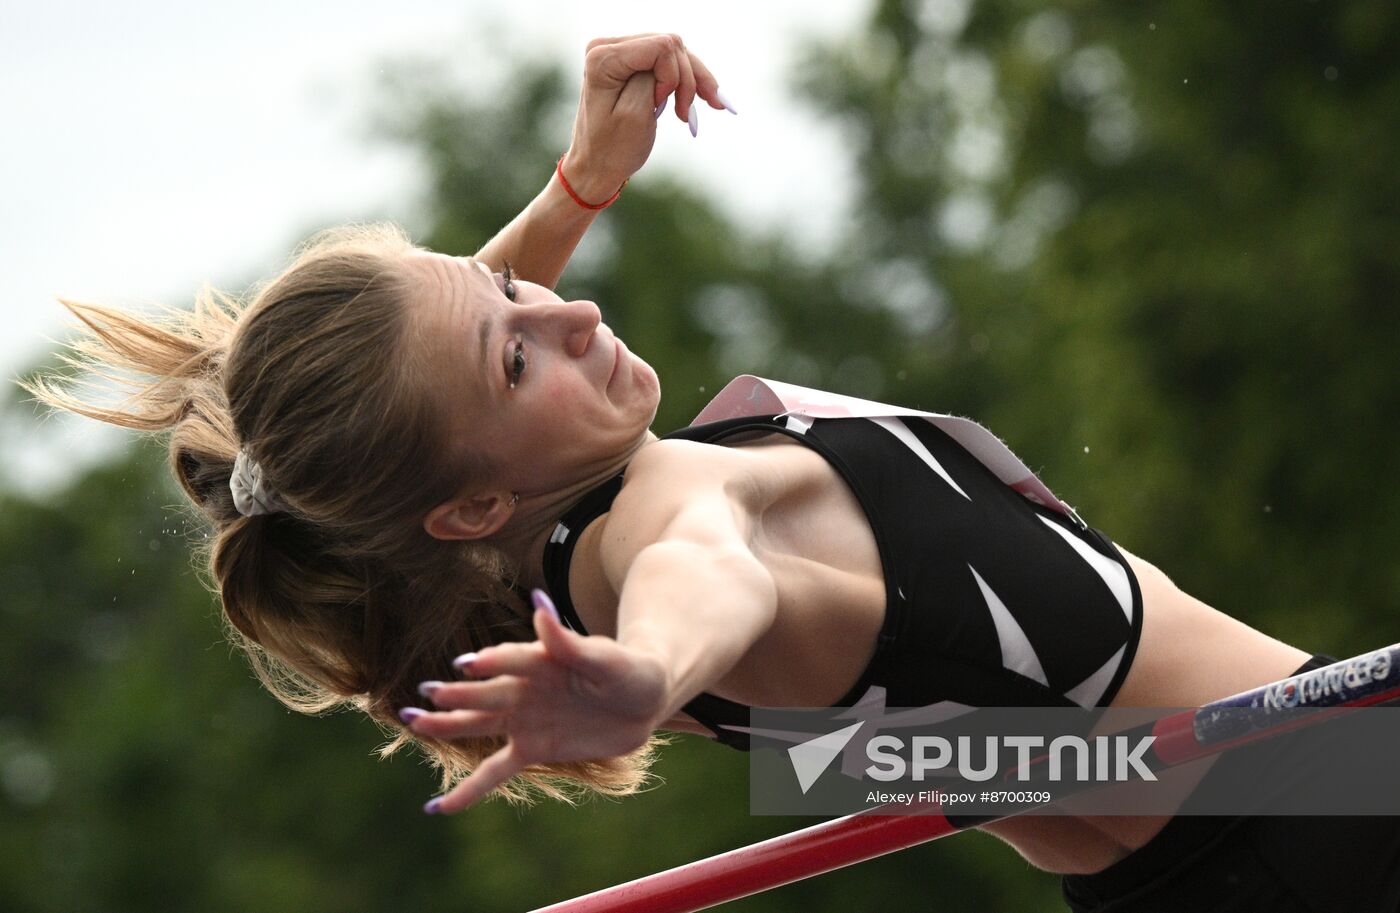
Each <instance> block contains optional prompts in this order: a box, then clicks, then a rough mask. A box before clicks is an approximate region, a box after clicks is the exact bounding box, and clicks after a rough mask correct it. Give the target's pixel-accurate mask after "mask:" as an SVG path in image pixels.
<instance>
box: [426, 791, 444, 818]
mask: <svg viewBox="0 0 1400 913" xmlns="http://www.w3.org/2000/svg"><path fill="white" fill-rule="evenodd" d="M423 811H424V813H425V814H429V815H436V814H439V813H441V812H442V797H441V796H435V797H434V798H432V799H429V800H428V801H427V802H425V803H423Z"/></svg>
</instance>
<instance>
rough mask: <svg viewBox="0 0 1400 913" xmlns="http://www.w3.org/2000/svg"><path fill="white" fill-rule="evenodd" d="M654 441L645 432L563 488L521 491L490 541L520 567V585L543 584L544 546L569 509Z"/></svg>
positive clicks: (530, 586) (653, 436) (535, 585)
mask: <svg viewBox="0 0 1400 913" xmlns="http://www.w3.org/2000/svg"><path fill="white" fill-rule="evenodd" d="M655 440H656V435H655V434H652V433H651V432H650V431H648V432H647V433H646V434H645V435H643V437H642V438H640V439H639V440H638V441H637V443H636V444H635V445H634V446H633V447H631V448H630V449H628V450H627V451H625V452H623V453H621V454H619V455H618V456H617V457H616V458H614V459H612V460H610V461H608V462H607V463H605V464H603V465H602V466H600V467H598V468H595V469H591V470H590V471H589V472H588V473H587V474H586V475H584V476H583V477H582V478H580V479H578V480H576V481H574V482H571V483H569V484H568V485H566V486H564V487H563V488H557V489H551V490H550V491H542V492H524V491H522V492H521V493H520V501H519V502H518V503H517V504H516V507H515V513H514V515H513V516H512V517H511V519H510V521H509V522H508V523H507V524H506V525H505V526H504V527H503V528H502V529H501V531H500V533H499V534H498V535H496V536H494V537H493V538H492V540H491V541H492V544H494V545H495V546H496V547H497V548H499V549H501V550H502V551H503V552H504V553H505V554H506V557H507V558H509V559H510V560H511V562H512V563H513V564H514V565H515V567H517V568H519V572H520V578H519V583H520V585H521V586H523V587H525V588H526V589H534V588H536V587H543V586H544V547H545V545H546V543H548V542H549V537H550V536H551V535H552V534H553V533H554V527H555V526H556V525H557V524H558V523H559V520H560V518H561V517H563V516H564V514H565V513H567V512H568V510H569V508H570V507H573V506H574V505H575V504H576V503H578V500H579V499H580V498H582V497H583V496H584V495H585V494H587V493H588V492H589V491H592V490H593V489H594V488H597V487H598V486H599V485H601V484H603V483H604V482H606V481H607V480H609V479H611V478H613V477H614V476H616V475H617V474H618V473H620V472H623V471H624V470H625V469H626V468H627V466H628V464H629V463H631V462H632V458H633V457H635V456H636V455H637V451H639V450H641V449H642V448H643V447H645V446H646V445H647V444H650V443H651V442H653V441H655Z"/></svg>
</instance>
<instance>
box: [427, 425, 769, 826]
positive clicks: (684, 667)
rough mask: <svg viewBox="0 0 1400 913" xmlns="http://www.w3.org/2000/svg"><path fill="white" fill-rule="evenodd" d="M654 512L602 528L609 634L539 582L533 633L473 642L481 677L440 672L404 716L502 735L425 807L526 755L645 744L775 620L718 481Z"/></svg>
mask: <svg viewBox="0 0 1400 913" xmlns="http://www.w3.org/2000/svg"><path fill="white" fill-rule="evenodd" d="M654 446H656V447H659V446H660V445H659V444H658V445H654ZM643 458H644V457H643V456H639V457H637V459H638V460H641V459H643ZM626 494H628V492H627V491H626V489H624V492H623V494H622V495H619V497H618V501H617V502H615V503H614V511H615V512H616V511H618V509H619V507H620V506H621V502H622V500H623V497H624V496H625V495H626ZM642 494H643V498H648V497H651V496H652V494H653V493H652V492H645V493H642ZM658 513H661V516H660V517H659V519H657V520H653V521H652V522H655V523H656V527H653V528H652V529H648V528H647V525H648V521H647V520H646V519H642V520H641V522H637V523H626V524H618V525H617V526H616V527H614V523H616V521H617V519H618V518H617V517H616V516H615V517H614V518H613V519H610V520H609V522H608V529H605V531H604V535H603V540H604V541H603V542H602V543H601V544H600V546H599V548H600V556H601V558H602V563H603V570H604V573H605V575H606V576H607V577H608V578H609V580H610V582H620V583H621V586H620V587H619V590H620V592H621V599H620V602H619V606H618V617H617V621H618V627H617V637H616V639H614V638H610V637H604V636H599V635H594V636H588V637H585V636H581V635H579V634H576V633H574V632H572V631H569V630H568V629H566V628H565V627H564V626H563V625H561V624H560V623H559V620H558V617H557V616H556V615H554V614H553V612H552V608H551V607H550V606H548V604H547V599H544V598H541V597H543V594H542V593H540V594H539V595H538V596H537V597H536V611H535V616H534V625H535V631H536V633H537V634H538V636H539V639H538V640H537V641H534V642H531V643H506V644H498V645H496V646H493V647H488V648H486V649H483V650H481V651H480V652H479V653H477V654H476V656H475V658H474V659H473V660H472V661H471V663H470V665H469V667H468V668H467V670H466V671H467V672H468V673H469V674H470V675H472V676H475V677H476V678H477V679H478V680H477V681H470V682H461V683H453V684H445V685H440V686H437V687H436V688H435V689H434V691H433V694H432V700H433V703H434V704H435V705H436V706H437V708H438V712H434V713H426V714H418V713H415V714H414V715H413V718H412V719H411V720H409V725H410V726H411V727H412V729H413V731H414V732H416V733H419V734H421V735H427V736H432V737H434V738H438V739H454V738H465V737H473V736H478V737H479V736H488V735H503V736H505V737H506V738H507V740H508V741H507V743H506V745H505V747H503V748H502V749H500V750H499V751H497V752H496V753H495V754H493V755H492V756H490V757H489V758H487V759H486V760H485V761H483V762H482V763H481V764H480V765H478V766H477V768H476V769H475V770H474V771H473V772H472V774H471V776H469V777H467V778H466V779H465V780H463V781H462V782H461V783H459V784H458V785H457V786H456V787H455V788H453V789H452V790H451V791H450V792H448V793H447V794H446V795H444V796H442V797H440V798H439V799H435V800H434V801H433V803H432V804H431V806H430V809H429V810H431V811H435V812H456V811H461V810H462V809H465V808H467V807H468V806H470V805H472V804H473V803H475V802H477V801H478V800H480V799H482V798H484V797H485V796H486V795H487V794H488V793H490V792H491V790H493V789H495V788H496V787H498V786H500V785H501V784H503V783H505V782H506V781H507V780H508V779H510V778H511V777H513V776H515V775H516V774H519V773H520V772H521V771H523V770H525V769H526V768H527V767H529V766H530V765H532V764H541V763H548V762H559V761H578V760H587V759H592V758H603V757H613V756H617V755H621V754H625V753H627V752H629V751H632V750H634V749H637V748H639V747H641V746H642V745H643V744H645V743H646V740H647V738H648V737H649V736H650V735H651V733H652V732H653V731H655V730H656V729H657V728H659V727H660V726H662V724H663V723H665V722H666V721H667V720H668V719H670V718H671V717H672V716H673V715H674V714H675V712H676V711H677V710H679V709H680V708H681V707H682V706H684V705H685V704H686V703H687V702H688V701H689V700H691V699H692V698H694V697H695V695H697V694H699V693H700V692H701V691H703V690H705V689H707V688H710V687H712V686H713V685H714V684H715V682H717V681H719V680H720V679H721V678H723V677H724V676H725V675H726V674H727V673H728V672H729V671H730V670H731V669H733V668H734V666H735V665H736V664H737V663H738V662H739V661H740V659H741V658H742V657H743V656H744V655H745V654H746V653H747V652H748V651H749V649H750V648H751V647H752V646H753V644H754V643H755V642H757V640H758V639H759V638H760V637H762V636H763V634H764V633H765V632H767V631H768V629H769V628H770V627H771V626H772V624H773V620H774V617H775V615H776V612H777V588H776V586H775V585H774V582H773V579H772V577H771V575H770V574H769V573H768V571H767V569H766V568H765V567H764V565H763V563H762V562H761V561H759V560H758V558H757V557H755V556H754V554H753V553H752V551H751V550H750V549H749V546H748V541H749V532H750V528H751V524H752V516H753V515H752V514H751V512H750V511H748V510H746V509H744V508H743V507H742V506H741V505H736V504H735V503H734V502H733V501H731V499H730V497H729V496H728V494H727V493H726V492H725V491H724V490H723V489H722V488H720V487H719V486H716V487H715V488H714V489H712V490H707V491H701V492H696V491H691V492H689V493H687V494H686V496H685V498H684V500H683V502H682V503H681V505H680V507H679V509H678V510H675V511H671V512H669V514H668V513H666V512H657V511H649V512H648V514H649V516H650V517H652V518H656V517H657V514H658ZM633 543H640V547H639V546H638V545H636V544H633ZM537 592H538V591H537Z"/></svg>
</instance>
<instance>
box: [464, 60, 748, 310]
mask: <svg viewBox="0 0 1400 913" xmlns="http://www.w3.org/2000/svg"><path fill="white" fill-rule="evenodd" d="M672 93H675V96H676V102H675V110H676V116H677V117H679V118H681V119H682V120H685V118H686V117H687V115H689V113H690V107H691V104H692V103H693V102H694V100H695V98H696V96H697V95H698V96H699V97H700V98H702V99H704V100H705V101H707V102H708V103H709V104H710V105H711V107H715V108H722V107H724V103H723V102H722V101H721V100H720V99H719V85H718V83H716V82H715V78H714V76H712V75H711V74H710V71H709V70H708V69H707V68H706V67H705V65H704V64H703V63H701V62H700V59H699V58H698V57H696V56H695V55H694V54H692V53H691V52H690V51H688V50H687V49H686V48H685V45H684V44H683V43H682V42H681V40H680V37H679V36H677V35H633V36H629V37H626V38H597V39H594V40H593V41H591V42H589V44H588V54H587V56H586V57H585V58H584V69H583V91H582V93H581V94H580V96H579V106H578V113H577V115H575V118H574V131H573V139H572V141H571V143H570V145H569V150H568V152H567V153H566V154H565V156H564V161H563V171H564V177H565V179H566V180H567V181H568V183H569V186H570V187H571V188H573V191H574V193H575V194H577V195H578V197H579V198H580V199H582V200H583V201H584V202H586V203H592V204H598V203H603V202H606V201H607V200H608V199H610V198H611V197H612V195H613V194H614V193H616V192H617V190H618V189H619V188H620V187H621V186H622V184H623V182H625V181H626V180H627V179H628V178H630V177H631V176H632V175H633V174H635V173H636V172H637V171H638V170H639V169H640V168H641V167H642V165H644V164H645V163H646V160H647V157H648V156H649V155H651V149H652V144H653V143H654V142H655V141H656V121H657V117H658V112H659V111H660V108H661V106H663V105H664V104H665V103H666V99H667V97H669V96H670V95H671V94H672ZM597 215H598V210H594V209H587V208H585V207H583V206H580V205H579V204H578V203H577V202H575V201H574V200H573V199H572V198H571V197H570V196H569V194H568V191H566V190H565V188H564V186H563V184H561V183H560V181H559V177H558V174H557V172H556V173H555V174H552V175H551V176H550V179H549V183H547V184H546V185H545V188H544V190H542V191H540V193H539V195H538V196H537V197H535V199H534V200H532V201H531V202H530V204H529V205H528V206H526V207H525V209H524V210H523V211H522V212H521V213H520V215H518V216H516V217H515V218H514V219H512V220H511V222H510V224H509V225H507V226H506V227H505V228H503V229H501V230H500V232H498V233H497V234H496V236H495V237H494V238H492V239H491V240H490V241H488V242H487V243H486V246H485V247H483V248H482V249H481V250H479V251H477V253H476V259H478V260H480V261H482V262H483V263H485V264H487V265H488V266H489V267H490V268H491V270H492V271H493V272H495V271H499V270H500V269H501V267H502V265H503V264H504V263H505V262H506V261H510V264H511V267H512V268H513V269H514V271H515V273H516V275H518V276H520V277H521V278H523V279H528V280H529V281H531V282H534V283H536V284H538V285H543V286H546V287H547V288H553V287H554V286H555V284H556V283H557V282H558V281H559V276H560V274H561V273H563V271H564V266H565V265H566V264H567V263H568V262H569V257H571V256H572V255H573V252H574V248H575V247H577V246H578V242H579V240H580V239H582V238H583V235H584V232H586V231H587V230H588V226H590V225H592V224H593V219H594V218H596V217H597Z"/></svg>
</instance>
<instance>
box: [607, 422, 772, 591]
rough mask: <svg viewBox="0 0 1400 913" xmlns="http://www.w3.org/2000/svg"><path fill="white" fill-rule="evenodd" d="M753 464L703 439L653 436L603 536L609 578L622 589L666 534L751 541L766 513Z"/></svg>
mask: <svg viewBox="0 0 1400 913" xmlns="http://www.w3.org/2000/svg"><path fill="white" fill-rule="evenodd" d="M753 462H754V461H753V460H752V458H750V457H749V456H748V455H746V454H744V453H742V452H740V451H736V450H731V449H730V448H727V447H718V446H715V445H712V444H702V443H700V442H698V441H684V440H662V441H654V442H652V443H650V444H648V445H646V446H645V447H643V448H642V449H641V450H640V451H638V452H637V455H636V456H635V457H633V459H632V462H631V463H630V464H628V467H627V472H626V474H625V475H624V477H623V484H622V490H621V491H620V492H618V495H617V498H616V499H615V500H614V501H613V503H612V508H611V510H610V511H609V514H608V518H607V523H606V525H605V526H604V528H603V530H602V533H601V535H600V538H599V541H598V551H599V559H600V562H601V564H602V569H603V572H604V574H605V575H606V576H607V578H608V580H609V582H610V583H611V584H612V585H613V586H614V587H619V588H620V587H621V583H622V580H623V578H625V576H626V572H627V569H628V568H629V567H631V565H632V561H633V559H635V558H636V556H637V553H638V552H640V551H641V550H642V549H644V548H646V547H647V546H648V545H651V544H653V543H656V542H659V541H661V540H662V539H664V538H669V537H674V536H684V537H685V538H687V539H690V540H691V541H702V542H704V541H708V542H711V543H713V544H715V545H717V546H718V545H725V544H728V545H735V544H740V543H744V542H746V540H747V537H748V536H749V535H750V533H751V531H752V528H753V525H754V522H755V520H756V518H757V515H758V513H759V512H760V511H761V503H760V501H761V498H760V489H761V486H760V485H759V483H758V477H757V473H756V468H755V467H754V465H753Z"/></svg>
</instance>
